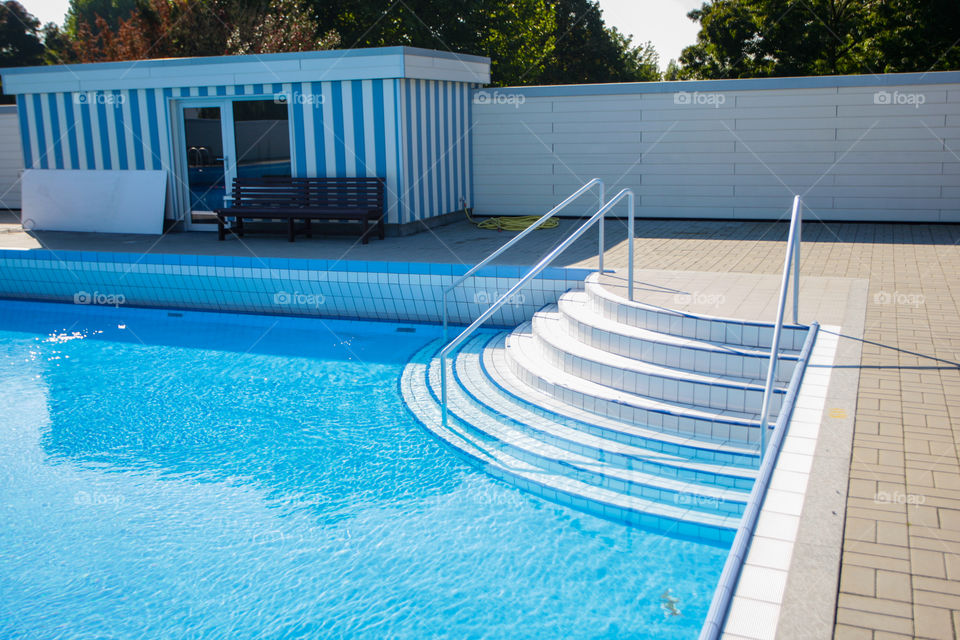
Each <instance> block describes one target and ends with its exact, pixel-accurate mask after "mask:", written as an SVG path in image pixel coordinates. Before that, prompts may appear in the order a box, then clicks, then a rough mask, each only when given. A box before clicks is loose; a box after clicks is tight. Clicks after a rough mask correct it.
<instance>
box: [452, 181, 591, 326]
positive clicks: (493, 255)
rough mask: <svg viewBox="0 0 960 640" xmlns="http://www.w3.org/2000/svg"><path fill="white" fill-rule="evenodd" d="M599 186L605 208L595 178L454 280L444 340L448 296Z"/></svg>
mask: <svg viewBox="0 0 960 640" xmlns="http://www.w3.org/2000/svg"><path fill="white" fill-rule="evenodd" d="M597 185H599V186H600V201H599V204H598V206H600V207H602V206H603V189H604V187H603V180H601V179H600V178H593V179H592V180H590V181H589V182H587V183H586V184H585V185H583V186H582V187H580V188H579V189H577V190H576V191H574V192H573V193H571V194H570V195H569V196H568V197H567V199H566V200H564V201H563V202H561V203H560V204H558V205H557V206H555V207H554V208H553V209H550V211H548V212H547V213H545V214H543V215H542V216H540V219H539V220H537V221H536V222H535V223H534V224H532V225H530V226H529V227H527V228H526V229H524V230H523V231H521V232H520V233H518V234H517V235H516V236H514V237H513V238H511V239H510V241H509V242H507V243H505V244H504V245H503V246H502V247H500V248H499V249H497V250H496V251H494V252H493V253H491V254H490V255H488V256H487V257H486V258H484V259H483V261H482V262H480V263H479V264H476V265H474V266H473V267H472V268H470V270H469V271H467V272H466V273H465V274H463V275H462V276H460V277H459V278H457V279H456V280H454V281H453V284H451V285H450V286H448V287H447V288H446V289H444V290H443V303H442V304H443V339H444V340H446V339H447V296H448V295H449V294H450V292H451V291H453V290H454V289H456V288H457V287H459V286H460V285H461V284H463V282H464V281H465V280H466V279H467V278H469V277H470V276H472V275H473V274H475V273H476V272H477V271H479V270H480V269H482V268H483V267H485V266H487V265H488V264H490V261H492V260H493V259H494V258H496V257H497V256H499V255H500V254H501V253H503V252H504V251H506V250H507V249H509V248H510V247H512V246H513V245H515V244H516V243H517V242H519V241H520V240H522V239H523V238H524V237H525V236H526V235H527V234H528V233H530V232H531V231H533V230H534V229H537V228H539V227H540V225H542V224H543V223H544V222H546V221H547V220H549V219H550V218H552V217H553V216H554V215H556V214H557V213H559V212H560V211H561V210H562V209H564V208H566V207H567V205H569V204H570V203H572V202H573V201H574V200H576V199H577V198H579V197H580V196H582V195H583V194H585V193H586V192H587V191H589V190H590V189H592V188H593V187H594V186H597ZM602 224H603V223H602V222H601V229H600V270H601V271H603V228H602Z"/></svg>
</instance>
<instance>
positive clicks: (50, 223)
mask: <svg viewBox="0 0 960 640" xmlns="http://www.w3.org/2000/svg"><path fill="white" fill-rule="evenodd" d="M21 191H22V201H23V204H22V224H23V226H24V228H25V229H28V230H30V229H37V230H39V231H95V232H99V233H144V234H155V235H156V234H160V233H163V215H164V206H165V204H166V200H167V176H166V171H162V170H161V171H120V170H116V171H103V170H98V171H64V170H54V169H27V170H26V171H24V172H23V182H22V185H21Z"/></svg>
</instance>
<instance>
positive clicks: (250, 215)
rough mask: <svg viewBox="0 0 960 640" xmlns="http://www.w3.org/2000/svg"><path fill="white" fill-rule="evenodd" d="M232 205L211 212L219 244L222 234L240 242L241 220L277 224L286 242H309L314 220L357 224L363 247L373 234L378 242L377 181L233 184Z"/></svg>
mask: <svg viewBox="0 0 960 640" xmlns="http://www.w3.org/2000/svg"><path fill="white" fill-rule="evenodd" d="M232 200H233V202H232V203H231V205H230V206H229V207H223V208H222V209H217V210H216V211H214V213H215V214H216V215H217V230H218V234H219V238H220V240H223V239H224V238H225V236H226V231H227V229H228V228H229V230H230V232H231V233H233V234H235V235H237V236H240V237H242V236H243V234H244V231H245V228H244V220H283V221H285V222H286V223H287V234H288V239H289V240H290V242H293V241H294V236H295V235H296V233H297V232H298V231H303V232H304V233H305V234H306V236H307V237H308V238H310V237H313V234H312V231H313V230H312V227H311V223H312V222H314V221H316V220H323V221H331V220H332V221H337V220H344V221H356V222H359V223H360V237H361V239H362V241H363V244H367V242H368V241H369V240H370V234H371V232H372V231H373V230H374V228H376V230H377V234H378V235H379V236H380V239H381V240H383V237H384V233H383V225H384V218H385V215H384V181H383V178H234V179H233V195H232ZM297 221H302V222H303V226H302V227H297V226H296V223H297ZM228 224H229V225H230V226H229V227H228V226H227V225H228ZM372 225H375V226H372Z"/></svg>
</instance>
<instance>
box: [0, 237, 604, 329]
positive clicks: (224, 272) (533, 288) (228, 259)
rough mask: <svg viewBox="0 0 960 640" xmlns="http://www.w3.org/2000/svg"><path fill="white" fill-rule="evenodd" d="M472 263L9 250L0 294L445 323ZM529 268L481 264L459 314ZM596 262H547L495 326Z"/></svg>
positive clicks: (0, 270) (468, 313)
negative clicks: (578, 265)
mask: <svg viewBox="0 0 960 640" xmlns="http://www.w3.org/2000/svg"><path fill="white" fill-rule="evenodd" d="M471 266H472V265H452V264H428V263H415V262H410V263H408V262H360V261H349V260H343V261H334V260H302V259H287V258H255V257H251V258H248V257H235V256H198V255H172V254H153V255H151V254H147V255H143V254H138V253H105V252H87V251H48V250H30V251H16V250H0V297H2V298H14V299H21V300H23V299H26V300H46V301H54V302H67V303H74V304H78V305H109V306H134V307H161V308H170V309H191V310H201V311H220V312H229V313H257V314H270V315H285V316H315V317H324V318H344V319H363V320H386V321H394V322H440V321H441V319H442V302H441V301H442V296H443V290H444V288H446V287H447V286H449V285H450V284H451V283H452V282H453V280H454V278H456V277H457V276H459V275H462V274H464V273H466V271H467V270H468V269H469V268H470V267H471ZM528 268H529V267H518V266H494V267H486V268H484V269H481V270H480V271H478V272H477V274H476V276H475V277H473V278H469V279H468V280H467V281H466V282H464V283H463V284H462V285H461V286H460V287H458V288H457V289H456V290H455V291H454V292H453V293H451V294H450V298H449V307H448V309H449V313H450V322H451V323H454V324H468V323H470V322H472V321H473V320H474V319H475V318H476V317H477V316H478V315H480V314H481V313H482V312H483V311H485V310H486V309H487V308H488V307H489V305H490V303H492V302H494V301H495V300H496V299H497V298H499V297H500V296H501V295H502V294H504V293H506V292H507V290H508V289H509V288H510V287H512V286H513V285H514V284H515V283H516V282H517V280H518V279H519V278H520V277H521V276H522V275H523V274H524V273H525V272H526V270H527V269H528ZM590 273H591V271H590V270H587V269H568V268H559V267H558V268H548V269H546V270H544V271H543V273H542V274H541V275H540V276H539V277H537V278H535V279H534V280H532V281H531V282H530V283H529V285H528V286H526V287H525V288H524V289H523V290H521V291H520V292H519V293H518V294H516V296H514V297H513V299H511V300H509V301H508V302H507V304H505V305H504V306H503V307H501V309H500V310H499V311H498V312H497V313H496V314H494V316H493V317H492V318H491V320H490V322H489V324H490V326H501V327H513V326H516V325H517V324H519V323H521V322H524V321H526V320H529V319H530V318H531V317H532V316H533V314H534V312H535V311H537V310H539V309H540V308H541V307H543V306H544V305H545V304H549V303H552V302H556V300H557V298H559V297H560V294H562V293H563V292H565V291H568V290H570V289H582V288H583V280H584V278H586V276H587V275H588V274H590Z"/></svg>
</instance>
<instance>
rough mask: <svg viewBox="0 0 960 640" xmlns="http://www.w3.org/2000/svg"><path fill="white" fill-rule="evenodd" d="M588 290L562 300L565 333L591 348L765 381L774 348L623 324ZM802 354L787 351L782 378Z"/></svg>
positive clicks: (780, 369) (785, 378) (782, 361)
mask: <svg viewBox="0 0 960 640" xmlns="http://www.w3.org/2000/svg"><path fill="white" fill-rule="evenodd" d="M588 302H589V299H588V295H587V293H586V292H585V291H568V292H567V293H565V294H563V295H562V296H561V297H560V300H559V301H558V309H559V312H560V315H561V317H562V319H563V323H564V327H563V329H564V331H565V332H566V334H567V335H570V336H572V337H574V338H576V339H577V340H579V341H580V342H583V343H585V344H587V345H589V346H591V347H594V348H597V349H601V350H603V351H607V352H609V353H615V354H618V355H622V356H626V357H629V358H636V359H639V360H642V361H644V362H649V363H652V364H659V365H663V366H668V367H673V368H675V369H681V370H684V371H700V372H703V373H708V374H714V375H729V376H731V377H739V378H743V379H745V380H754V381H758V382H761V383H762V382H763V381H765V379H766V375H767V364H768V362H769V358H770V350H769V347H768V348H767V349H758V348H751V347H744V346H740V345H728V344H723V343H718V342H711V341H709V340H697V339H695V338H686V337H683V336H678V335H672V334H669V333H661V332H659V331H651V330H649V329H644V328H642V327H634V326H631V325H627V324H622V323H620V322H617V321H616V320H611V319H610V318H608V317H606V316H603V315H601V314H599V313H597V312H596V310H594V309H593V308H592V307H591V306H590V305H589V304H588ZM797 359H798V352H797V351H795V350H781V354H780V362H779V364H778V365H777V381H778V382H780V383H786V382H788V381H789V380H790V376H792V375H793V369H794V367H795V366H796V364H797Z"/></svg>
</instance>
